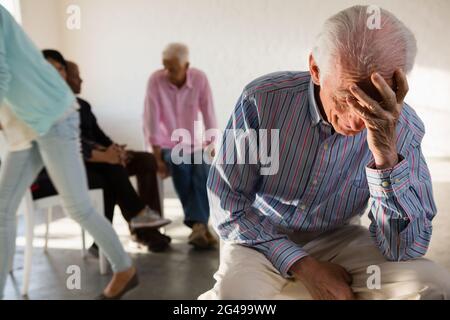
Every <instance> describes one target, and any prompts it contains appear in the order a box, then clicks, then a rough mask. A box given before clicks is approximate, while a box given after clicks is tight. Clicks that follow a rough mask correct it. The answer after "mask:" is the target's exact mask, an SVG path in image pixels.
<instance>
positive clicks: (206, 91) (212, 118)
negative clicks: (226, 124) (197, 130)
mask: <svg viewBox="0 0 450 320" xmlns="http://www.w3.org/2000/svg"><path fill="white" fill-rule="evenodd" d="M200 110H201V112H202V115H203V121H204V122H205V129H206V130H208V129H217V119H216V114H215V112H214V103H213V96H212V92H211V87H210V86H209V81H208V78H207V77H206V75H205V76H204V83H203V86H202V90H201V93H200Z"/></svg>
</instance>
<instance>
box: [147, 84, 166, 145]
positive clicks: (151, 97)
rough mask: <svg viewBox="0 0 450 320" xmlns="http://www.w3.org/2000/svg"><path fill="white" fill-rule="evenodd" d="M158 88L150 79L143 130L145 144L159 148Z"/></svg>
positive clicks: (159, 108)
mask: <svg viewBox="0 0 450 320" xmlns="http://www.w3.org/2000/svg"><path fill="white" fill-rule="evenodd" d="M157 97H158V88H157V83H156V80H155V79H154V77H153V76H152V77H150V79H149V81H148V85H147V92H146V95H145V101H144V114H143V129H144V138H145V143H146V144H147V145H148V146H160V145H161V141H162V137H161V132H160V129H159V126H160V123H159V121H160V110H161V108H162V106H161V104H160V102H159V101H158V99H157Z"/></svg>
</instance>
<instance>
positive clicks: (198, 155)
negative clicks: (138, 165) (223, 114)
mask: <svg viewBox="0 0 450 320" xmlns="http://www.w3.org/2000/svg"><path fill="white" fill-rule="evenodd" d="M163 64H164V69H162V70H159V71H156V72H155V73H154V74H152V76H151V77H150V80H149V82H148V86H147V95H146V98H145V109H144V121H143V122H144V135H145V141H146V143H147V144H149V145H152V148H153V153H154V155H155V157H156V162H157V166H158V174H159V175H160V176H161V177H163V178H165V177H167V176H168V175H169V172H170V173H171V175H172V178H173V183H174V186H175V190H176V192H177V194H178V197H179V198H180V200H181V204H182V205H183V210H184V214H185V219H184V222H185V224H186V225H187V226H189V227H191V228H192V233H191V235H190V236H189V243H190V244H191V245H193V246H194V247H196V248H200V249H205V248H210V247H212V246H213V245H214V244H215V243H216V239H215V238H214V236H213V235H212V234H211V233H210V231H209V230H208V226H207V225H208V220H209V205H208V196H207V190H206V180H207V177H208V172H209V165H208V164H206V163H205V161H204V157H203V150H204V149H206V148H207V147H208V145H209V144H211V140H210V141H205V142H204V141H203V139H202V137H201V136H200V135H199V134H198V133H197V132H198V131H197V130H196V129H195V128H196V127H197V125H198V121H199V120H200V118H199V115H200V113H201V114H202V116H203V122H204V126H205V129H207V130H208V129H214V128H216V127H217V125H216V117H215V114H214V107H213V100H212V94H211V89H210V87H209V83H208V79H207V77H206V75H205V74H204V73H203V72H202V71H200V70H197V69H194V68H189V51H188V48H187V47H186V46H185V45H184V44H180V43H172V44H169V45H168V46H167V48H166V49H165V50H164V52H163ZM177 130H178V132H179V133H186V135H185V137H186V139H182V140H181V141H179V142H178V141H173V140H172V135H174V136H176V135H177ZM188 138H191V139H188ZM180 146H181V147H182V148H181V149H179V148H177V149H176V150H175V147H180ZM177 150H179V152H178V151H177ZM172 151H174V152H172ZM173 154H174V156H172V155H173ZM178 156H179V157H181V158H182V159H181V160H182V161H178V160H179V159H174V157H178ZM199 159H200V160H199Z"/></svg>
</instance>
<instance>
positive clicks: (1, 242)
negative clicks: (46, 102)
mask: <svg viewBox="0 0 450 320" xmlns="http://www.w3.org/2000/svg"><path fill="white" fill-rule="evenodd" d="M42 167H43V164H42V160H41V157H40V155H39V152H38V151H37V147H36V145H33V147H32V148H31V149H28V150H24V151H18V152H12V153H9V154H7V155H6V157H5V158H4V161H2V165H1V167H0V299H1V298H2V297H3V291H4V288H5V284H6V278H7V275H8V272H9V271H10V270H9V266H10V262H11V259H13V257H14V249H15V242H16V211H17V209H18V207H19V205H20V201H21V199H22V197H23V195H24V194H25V192H26V190H27V188H28V187H29V186H30V185H31V184H32V183H33V180H34V179H35V178H36V176H37V175H38V173H39V171H40V170H41V169H42Z"/></svg>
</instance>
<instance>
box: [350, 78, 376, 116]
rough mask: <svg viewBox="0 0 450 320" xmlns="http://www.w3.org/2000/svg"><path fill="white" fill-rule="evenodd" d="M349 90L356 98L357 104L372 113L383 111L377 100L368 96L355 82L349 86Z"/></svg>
mask: <svg viewBox="0 0 450 320" xmlns="http://www.w3.org/2000/svg"><path fill="white" fill-rule="evenodd" d="M350 92H351V93H352V94H353V96H354V97H355V98H356V99H357V100H358V102H359V104H360V105H362V106H363V107H365V108H367V109H369V110H370V111H371V112H372V113H375V114H379V113H381V112H382V111H383V109H382V108H381V107H380V105H379V104H378V102H376V101H375V100H373V99H372V98H371V97H369V96H368V95H367V94H366V93H365V92H364V91H363V90H361V88H360V87H358V86H357V85H356V84H353V85H351V86H350Z"/></svg>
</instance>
